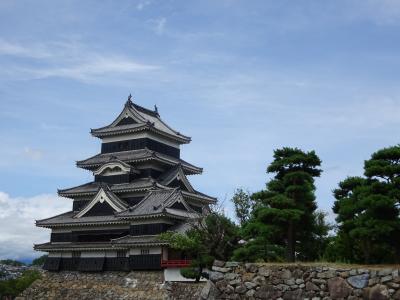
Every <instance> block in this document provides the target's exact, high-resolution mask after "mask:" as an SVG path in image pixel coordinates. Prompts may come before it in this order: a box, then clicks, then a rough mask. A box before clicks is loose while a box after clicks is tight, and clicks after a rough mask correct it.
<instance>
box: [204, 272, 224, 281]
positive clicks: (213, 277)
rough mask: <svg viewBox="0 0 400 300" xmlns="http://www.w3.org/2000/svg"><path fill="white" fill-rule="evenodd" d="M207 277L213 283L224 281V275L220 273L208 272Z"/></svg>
mask: <svg viewBox="0 0 400 300" xmlns="http://www.w3.org/2000/svg"><path fill="white" fill-rule="evenodd" d="M208 276H209V279H210V280H212V281H214V282H215V281H218V280H222V279H224V274H223V273H220V272H209V273H208Z"/></svg>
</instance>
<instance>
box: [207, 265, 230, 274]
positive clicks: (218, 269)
mask: <svg viewBox="0 0 400 300" xmlns="http://www.w3.org/2000/svg"><path fill="white" fill-rule="evenodd" d="M211 269H212V270H213V271H216V272H221V273H228V272H229V271H231V269H230V268H221V267H217V266H212V268H211Z"/></svg>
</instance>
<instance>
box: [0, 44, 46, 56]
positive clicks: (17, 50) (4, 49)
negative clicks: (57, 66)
mask: <svg viewBox="0 0 400 300" xmlns="http://www.w3.org/2000/svg"><path fill="white" fill-rule="evenodd" d="M0 55H11V56H19V57H31V58H46V57H50V56H51V53H49V52H48V51H47V49H44V48H43V47H41V46H38V45H33V46H31V47H27V45H23V44H17V43H12V42H9V41H6V40H4V39H0Z"/></svg>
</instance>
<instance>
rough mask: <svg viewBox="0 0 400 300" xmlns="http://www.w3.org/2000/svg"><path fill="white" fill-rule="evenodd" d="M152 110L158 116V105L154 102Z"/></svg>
mask: <svg viewBox="0 0 400 300" xmlns="http://www.w3.org/2000/svg"><path fill="white" fill-rule="evenodd" d="M154 112H155V113H156V115H157V116H160V114H159V113H158V107H157V105H156V104H154Z"/></svg>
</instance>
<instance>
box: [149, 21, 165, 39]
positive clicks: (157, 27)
mask: <svg viewBox="0 0 400 300" xmlns="http://www.w3.org/2000/svg"><path fill="white" fill-rule="evenodd" d="M149 23H150V24H151V26H152V28H153V30H154V32H155V33H157V34H159V35H161V34H163V33H164V32H165V26H166V24H167V19H166V18H158V19H152V20H150V21H149Z"/></svg>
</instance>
